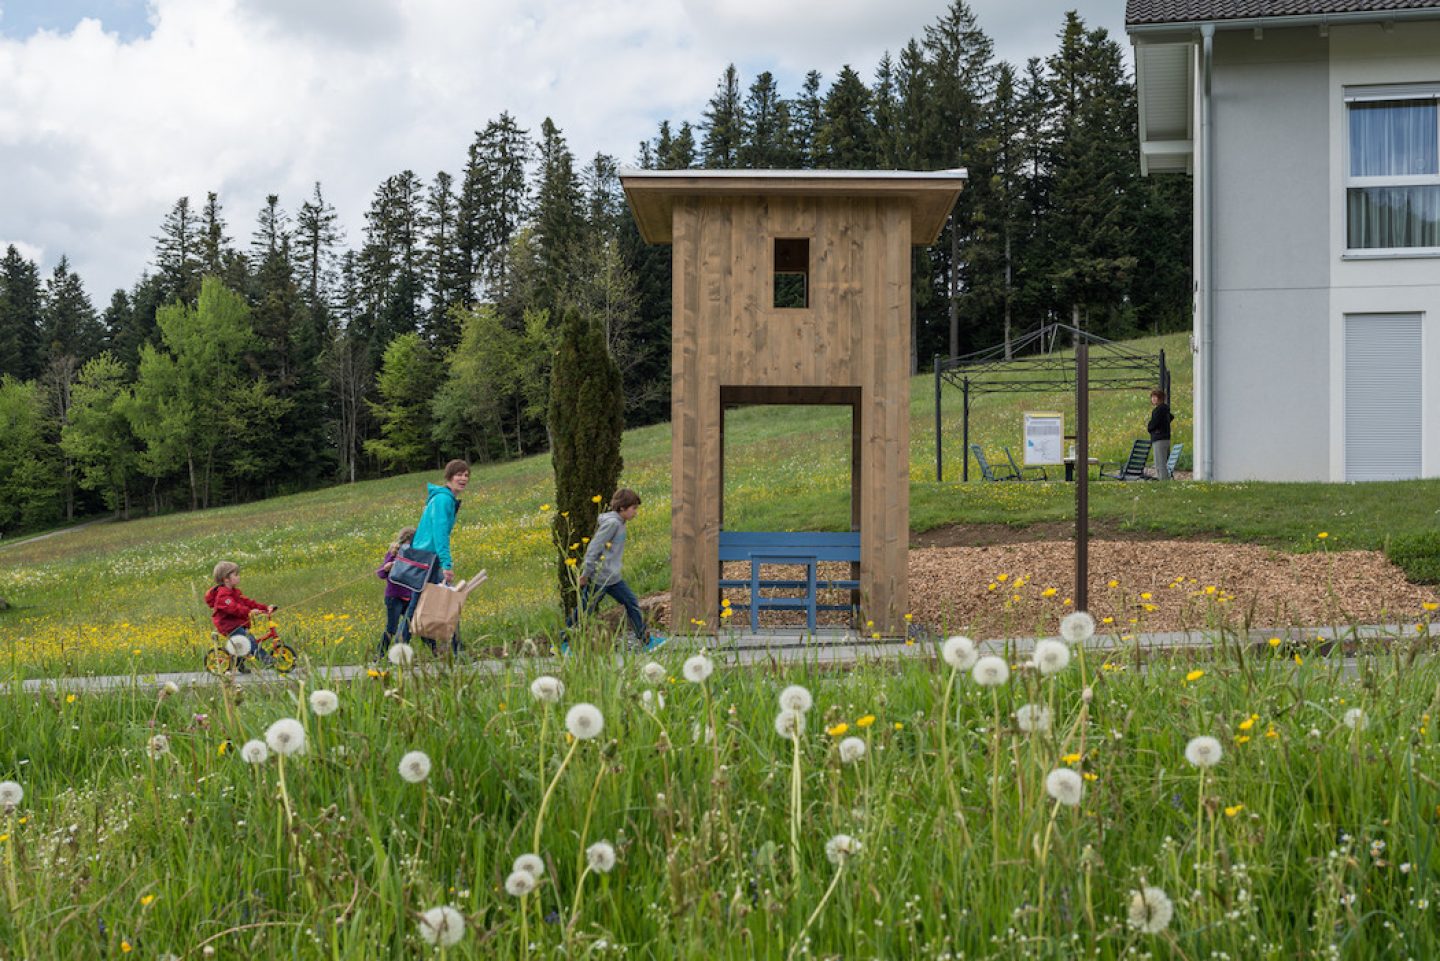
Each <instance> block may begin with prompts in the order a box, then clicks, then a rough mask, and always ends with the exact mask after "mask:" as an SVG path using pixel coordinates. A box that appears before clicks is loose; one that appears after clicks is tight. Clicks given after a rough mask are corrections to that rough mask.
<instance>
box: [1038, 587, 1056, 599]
mask: <svg viewBox="0 0 1440 961" xmlns="http://www.w3.org/2000/svg"><path fill="white" fill-rule="evenodd" d="M1057 593H1059V592H1058V591H1056V590H1055V588H1053V587H1047V588H1045V590H1043V591H1041V592H1040V596H1041V597H1054V596H1055V595H1056V594H1057Z"/></svg>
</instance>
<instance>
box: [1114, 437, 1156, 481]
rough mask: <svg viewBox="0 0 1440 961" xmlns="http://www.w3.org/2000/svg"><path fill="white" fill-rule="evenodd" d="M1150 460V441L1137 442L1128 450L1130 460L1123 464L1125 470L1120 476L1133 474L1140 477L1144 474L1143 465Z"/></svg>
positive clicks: (1147, 439)
mask: <svg viewBox="0 0 1440 961" xmlns="http://www.w3.org/2000/svg"><path fill="white" fill-rule="evenodd" d="M1149 460H1150V440H1149V438H1144V439H1142V440H1137V441H1136V442H1135V443H1134V445H1133V446H1131V448H1130V459H1129V460H1128V461H1126V462H1125V469H1124V470H1122V471H1121V473H1122V474H1134V475H1135V476H1137V477H1138V476H1140V475H1141V474H1144V473H1145V464H1146V463H1147V462H1148V461H1149Z"/></svg>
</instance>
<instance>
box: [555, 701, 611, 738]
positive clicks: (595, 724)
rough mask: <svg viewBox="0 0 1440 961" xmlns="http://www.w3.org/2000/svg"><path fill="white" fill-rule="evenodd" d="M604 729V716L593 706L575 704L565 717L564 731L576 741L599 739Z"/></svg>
mask: <svg viewBox="0 0 1440 961" xmlns="http://www.w3.org/2000/svg"><path fill="white" fill-rule="evenodd" d="M604 729H605V716H604V715H603V714H601V713H600V709H599V708H598V707H596V706H595V705H594V704H576V705H575V706H574V707H572V708H571V709H570V711H569V712H568V713H567V714H566V715H565V730H567V731H569V732H570V734H571V736H572V737H574V738H575V740H577V741H588V740H590V739H591V738H592V737H599V736H600V732H601V731H603V730H604Z"/></svg>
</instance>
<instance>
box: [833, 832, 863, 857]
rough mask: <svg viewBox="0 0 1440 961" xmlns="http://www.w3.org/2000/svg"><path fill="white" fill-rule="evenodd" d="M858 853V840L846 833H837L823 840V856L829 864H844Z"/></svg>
mask: <svg viewBox="0 0 1440 961" xmlns="http://www.w3.org/2000/svg"><path fill="white" fill-rule="evenodd" d="M859 853H860V842H859V841H858V840H856V839H855V838H852V837H851V836H850V835H848V834H837V835H835V836H834V837H833V838H831V839H830V840H828V841H826V842H825V856H826V857H827V858H829V859H830V863H831V864H835V865H840V864H844V863H845V862H846V861H848V860H849V859H850V858H852V857H853V856H855V855H857V854H859Z"/></svg>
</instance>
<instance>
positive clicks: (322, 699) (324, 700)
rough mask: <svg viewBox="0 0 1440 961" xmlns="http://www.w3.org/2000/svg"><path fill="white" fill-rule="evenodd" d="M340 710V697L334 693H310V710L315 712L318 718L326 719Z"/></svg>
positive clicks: (322, 691)
mask: <svg viewBox="0 0 1440 961" xmlns="http://www.w3.org/2000/svg"><path fill="white" fill-rule="evenodd" d="M339 709H340V696H339V695H338V694H336V693H335V692H334V691H326V690H323V689H322V690H318V691H311V692H310V710H312V711H314V712H315V715H316V717H326V716H327V715H330V714H334V713H335V712H336V711H338V710H339Z"/></svg>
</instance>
